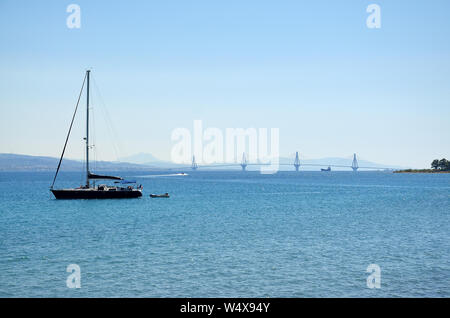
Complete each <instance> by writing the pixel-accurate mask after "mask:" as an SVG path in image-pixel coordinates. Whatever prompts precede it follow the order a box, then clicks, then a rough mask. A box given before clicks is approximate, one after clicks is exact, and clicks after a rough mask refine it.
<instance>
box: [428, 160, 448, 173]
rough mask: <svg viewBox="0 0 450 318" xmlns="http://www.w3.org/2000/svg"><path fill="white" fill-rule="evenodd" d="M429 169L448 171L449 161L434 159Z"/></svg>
mask: <svg viewBox="0 0 450 318" xmlns="http://www.w3.org/2000/svg"><path fill="white" fill-rule="evenodd" d="M431 168H433V169H434V170H442V171H450V161H448V160H447V159H445V158H443V159H441V160H439V159H434V160H433V162H432V163H431Z"/></svg>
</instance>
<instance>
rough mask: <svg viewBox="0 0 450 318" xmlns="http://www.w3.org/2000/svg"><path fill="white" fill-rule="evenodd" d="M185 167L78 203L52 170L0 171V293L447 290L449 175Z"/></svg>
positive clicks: (71, 176)
mask: <svg viewBox="0 0 450 318" xmlns="http://www.w3.org/2000/svg"><path fill="white" fill-rule="evenodd" d="M169 173H170V172H169ZM188 173H189V176H184V177H183V176H178V177H175V176H154V177H147V178H138V180H139V181H140V182H141V183H142V184H143V185H144V193H145V195H144V197H142V198H140V199H132V200H76V201H64V200H55V199H53V197H52V196H51V194H50V192H49V190H48V187H49V184H50V182H51V179H52V174H51V173H1V174H0V296H1V297H12V296H25V297H43V296H44V297H47V296H50V297H74V296H76V297H94V296H99V297H134V296H135V297H152V296H153V297H166V296H172V297H213V296H216V297H239V296H246V297H323V296H327V297H358V296H361V297H390V296H393V297H421V296H426V297H450V174H446V175H444V174H392V173H382V172H358V173H353V172H331V173H321V172H300V173H295V172H280V173H278V174H276V175H260V174H259V173H257V172H247V173H242V172H205V171H198V172H195V173H194V172H188ZM154 174H158V175H160V174H166V173H164V172H154ZM125 175H128V176H132V175H142V173H139V174H136V173H128V174H125ZM81 180H82V176H80V174H75V173H65V174H64V173H63V174H62V175H61V178H60V179H59V185H60V186H78V185H79V184H80V182H81ZM163 192H170V193H171V195H172V196H171V198H170V199H151V198H149V197H148V194H149V193H163ZM372 263H374V264H378V265H379V266H380V267H381V288H380V289H369V288H367V286H366V278H367V276H368V275H369V274H368V273H366V268H367V266H368V265H369V264H372ZM69 264H78V265H79V266H80V268H81V288H80V289H69V288H67V287H66V279H67V276H68V275H69V273H67V272H66V267H67V266H68V265H69Z"/></svg>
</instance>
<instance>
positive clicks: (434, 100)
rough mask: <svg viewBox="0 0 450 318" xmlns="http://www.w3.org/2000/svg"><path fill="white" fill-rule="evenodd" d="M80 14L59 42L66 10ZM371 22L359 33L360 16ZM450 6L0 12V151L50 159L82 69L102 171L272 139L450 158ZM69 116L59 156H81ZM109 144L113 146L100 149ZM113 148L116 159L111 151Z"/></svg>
mask: <svg viewBox="0 0 450 318" xmlns="http://www.w3.org/2000/svg"><path fill="white" fill-rule="evenodd" d="M71 3H76V4H78V5H79V6H80V8H81V28H80V29H69V28H67V26H66V18H67V17H68V15H69V13H67V12H66V7H67V6H68V5H69V4H71ZM372 3H375V4H378V5H379V6H380V8H381V20H382V22H381V23H382V24H381V28H380V29H368V28H367V27H366V19H367V17H368V15H369V14H368V13H366V8H367V6H368V5H369V4H372ZM449 12H450V2H448V1H445V0H442V1H399V0H398V1H358V0H348V1H331V0H330V1H320V0H319V1H308V2H307V1H261V0H259V1H186V0H185V1H181V0H180V1H114V2H111V1H92V0H90V1H75V0H73V1H20V0H19V1H17V0H15V1H5V0H0V40H1V50H0V136H1V138H0V152H14V153H24V154H32V155H50V156H58V155H59V153H60V151H61V148H62V145H63V143H64V138H65V134H66V131H67V129H68V125H69V122H70V118H71V115H72V111H73V109H74V106H75V102H76V98H77V94H78V91H79V89H80V86H81V82H82V79H83V76H84V71H85V70H86V69H87V68H91V69H92V74H93V77H94V79H95V82H96V83H97V85H98V87H99V89H100V92H101V96H102V99H103V102H104V104H105V105H106V108H107V111H108V114H109V118H110V120H111V122H112V123H113V127H114V131H113V133H109V130H108V129H107V126H106V125H105V124H104V123H103V121H104V120H103V117H105V116H103V111H102V109H103V108H102V106H101V105H102V103H101V100H100V99H99V98H98V96H96V95H95V94H93V101H92V103H93V106H94V113H95V121H96V131H95V138H96V139H95V143H96V146H97V149H98V155H99V159H104V160H109V159H116V157H117V156H127V155H131V154H134V153H139V152H149V153H152V154H154V155H155V156H157V157H159V158H162V159H169V158H170V150H171V148H172V146H173V144H174V143H173V142H172V141H171V139H170V137H171V132H172V130H173V129H175V128H177V127H186V128H189V129H191V130H192V125H193V120H195V119H201V120H203V125H204V127H217V128H220V129H225V128H227V127H236V128H237V127H240V128H249V127H255V128H259V127H266V128H271V127H277V128H280V153H281V155H283V156H287V155H292V154H293V153H295V151H299V152H300V153H301V155H302V156H303V157H306V158H319V157H328V156H330V157H331V156H334V157H338V156H340V157H350V156H351V155H352V154H353V153H354V152H356V153H358V155H359V156H360V157H361V158H364V159H367V160H371V161H374V162H379V163H385V164H393V165H403V166H411V167H428V166H429V163H430V162H431V160H432V159H434V158H442V157H447V158H448V157H450V153H449V150H450V138H449V137H450V89H449V88H450V19H449V15H450V13H449ZM83 116H84V113H82V112H80V114H79V116H78V118H77V121H76V124H75V127H74V134H73V136H72V138H71V141H70V144H69V149H68V157H72V158H81V157H82V156H83V147H82V136H83ZM114 136H116V138H112V137H114ZM113 143H114V144H113Z"/></svg>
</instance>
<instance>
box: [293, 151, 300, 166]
mask: <svg viewBox="0 0 450 318" xmlns="http://www.w3.org/2000/svg"><path fill="white" fill-rule="evenodd" d="M294 167H295V171H298V169H299V168H300V159H299V157H298V151H297V152H296V153H295V160H294Z"/></svg>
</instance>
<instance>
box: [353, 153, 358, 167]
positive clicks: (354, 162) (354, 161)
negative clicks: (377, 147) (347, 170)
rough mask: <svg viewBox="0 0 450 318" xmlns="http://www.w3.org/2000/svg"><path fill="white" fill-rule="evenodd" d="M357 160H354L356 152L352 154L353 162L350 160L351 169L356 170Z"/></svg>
mask: <svg viewBox="0 0 450 318" xmlns="http://www.w3.org/2000/svg"><path fill="white" fill-rule="evenodd" d="M358 168H359V166H358V160H356V153H354V154H353V162H352V169H353V171H356V170H358Z"/></svg>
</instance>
